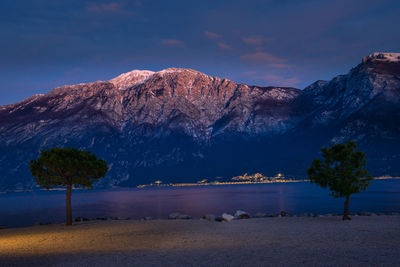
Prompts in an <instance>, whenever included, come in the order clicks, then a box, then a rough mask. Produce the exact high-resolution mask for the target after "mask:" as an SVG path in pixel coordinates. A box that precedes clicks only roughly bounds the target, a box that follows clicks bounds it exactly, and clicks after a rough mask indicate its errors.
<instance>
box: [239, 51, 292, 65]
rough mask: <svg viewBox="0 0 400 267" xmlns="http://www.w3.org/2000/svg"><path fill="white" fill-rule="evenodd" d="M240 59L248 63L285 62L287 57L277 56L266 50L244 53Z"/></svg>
mask: <svg viewBox="0 0 400 267" xmlns="http://www.w3.org/2000/svg"><path fill="white" fill-rule="evenodd" d="M240 59H241V60H243V61H246V62H250V63H269V64H284V63H285V62H287V59H284V58H279V57H276V56H274V55H272V54H270V53H266V52H256V53H250V54H245V55H243V56H241V57H240Z"/></svg>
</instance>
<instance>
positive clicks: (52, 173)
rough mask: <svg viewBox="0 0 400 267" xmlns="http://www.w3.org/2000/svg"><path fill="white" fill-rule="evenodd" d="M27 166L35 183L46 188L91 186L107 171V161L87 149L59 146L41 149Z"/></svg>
mask: <svg viewBox="0 0 400 267" xmlns="http://www.w3.org/2000/svg"><path fill="white" fill-rule="evenodd" d="M29 167H30V170H31V173H32V175H33V176H34V177H35V181H36V183H37V184H38V185H40V186H43V187H45V188H46V189H49V188H51V187H55V186H65V185H74V186H75V187H78V186H82V187H87V188H92V183H93V182H96V181H97V180H98V179H100V178H102V177H104V175H105V174H106V173H107V171H108V167H107V163H106V162H105V161H104V160H102V159H99V158H98V157H97V156H96V155H93V154H91V153H90V152H88V151H82V150H78V149H75V148H59V147H56V148H52V149H50V150H42V151H41V154H40V156H39V158H38V159H37V160H31V161H30V166H29Z"/></svg>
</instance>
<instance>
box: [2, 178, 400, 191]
mask: <svg viewBox="0 0 400 267" xmlns="http://www.w3.org/2000/svg"><path fill="white" fill-rule="evenodd" d="M373 180H400V177H392V176H380V177H375V178H374V179H373ZM305 182H308V183H309V182H310V180H308V179H291V180H282V181H279V180H278V181H267V182H249V181H243V182H220V183H176V184H172V183H171V184H154V185H153V184H152V185H150V184H149V185H138V186H135V187H112V188H108V189H106V188H97V189H99V190H123V189H142V188H157V187H197V186H221V185H248V184H277V183H305ZM72 190H74V191H81V190H88V189H85V188H80V187H78V188H72ZM33 191H66V188H64V187H57V188H50V189H45V188H36V189H30V190H22V189H21V190H13V191H0V194H7V193H28V192H33Z"/></svg>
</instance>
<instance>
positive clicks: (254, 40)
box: [242, 35, 272, 46]
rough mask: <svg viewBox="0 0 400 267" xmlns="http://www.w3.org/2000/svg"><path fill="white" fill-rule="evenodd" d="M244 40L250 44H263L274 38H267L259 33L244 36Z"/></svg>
mask: <svg viewBox="0 0 400 267" xmlns="http://www.w3.org/2000/svg"><path fill="white" fill-rule="evenodd" d="M242 40H243V42H245V43H246V44H248V45H252V46H262V45H263V44H264V43H268V42H270V41H271V40H272V38H266V37H264V36H259V35H258V36H249V37H243V38H242Z"/></svg>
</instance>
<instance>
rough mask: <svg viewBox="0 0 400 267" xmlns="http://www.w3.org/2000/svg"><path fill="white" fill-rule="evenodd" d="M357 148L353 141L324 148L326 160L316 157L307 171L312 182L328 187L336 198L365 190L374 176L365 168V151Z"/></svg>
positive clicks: (323, 153) (323, 152)
mask: <svg viewBox="0 0 400 267" xmlns="http://www.w3.org/2000/svg"><path fill="white" fill-rule="evenodd" d="M356 148H357V144H356V143H355V142H353V141H349V142H347V143H345V144H337V145H333V146H332V147H330V148H322V149H321V151H322V156H323V158H324V160H320V159H315V160H314V161H313V162H312V165H311V167H310V168H309V169H308V171H307V173H308V177H309V179H310V180H311V182H312V183H317V184H319V185H320V186H322V187H323V188H326V187H328V188H329V190H330V191H331V193H330V194H331V195H332V196H333V197H335V198H339V197H345V196H350V195H351V194H355V193H358V192H360V190H365V189H366V188H367V186H368V185H369V184H370V181H371V180H372V176H371V175H369V174H368V171H367V170H365V165H366V160H365V153H363V152H361V151H357V150H356Z"/></svg>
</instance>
